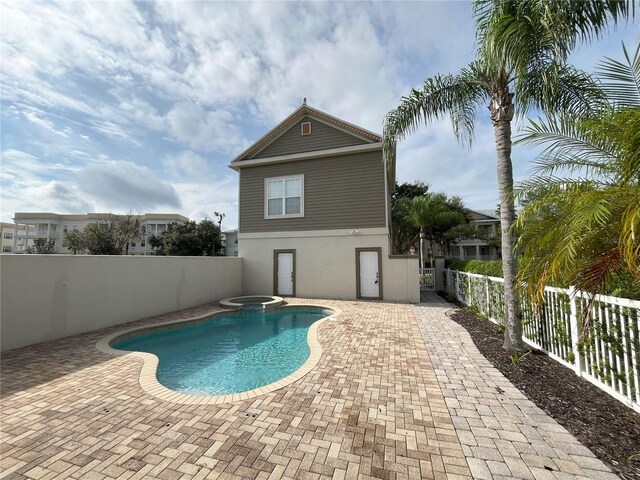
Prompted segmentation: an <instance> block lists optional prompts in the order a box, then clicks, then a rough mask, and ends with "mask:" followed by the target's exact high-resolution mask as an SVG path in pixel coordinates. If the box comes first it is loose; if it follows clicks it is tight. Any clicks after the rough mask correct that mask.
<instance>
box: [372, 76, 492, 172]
mask: <svg viewBox="0 0 640 480" xmlns="http://www.w3.org/2000/svg"><path fill="white" fill-rule="evenodd" d="M480 72H481V71H480V69H479V68H478V67H477V66H476V65H470V66H469V67H468V68H466V69H463V70H462V71H461V72H460V73H459V74H458V75H444V76H443V75H436V76H435V77H432V78H428V79H427V80H425V82H424V85H423V87H422V89H420V90H416V89H413V90H411V93H410V94H409V95H408V96H406V97H402V100H401V102H400V105H399V106H398V107H397V108H396V109H394V110H392V111H390V112H389V113H388V114H387V115H386V117H385V122H384V127H383V148H384V152H385V159H386V160H387V162H389V161H390V160H391V156H392V154H393V152H394V151H395V146H396V144H397V142H398V141H400V140H402V139H404V138H405V137H406V136H407V135H409V134H411V133H413V132H415V131H416V130H417V129H418V127H419V126H420V125H426V124H429V123H431V122H433V121H437V120H440V119H441V118H444V117H445V116H446V115H449V116H450V118H451V122H452V124H453V130H454V132H455V134H456V137H457V138H458V139H459V141H460V142H461V143H466V144H470V143H471V142H472V140H473V132H474V126H475V121H476V118H477V115H478V111H479V110H478V109H479V106H480V101H481V100H482V99H484V98H486V97H487V91H486V86H485V85H484V84H483V81H482V78H481V77H480Z"/></svg>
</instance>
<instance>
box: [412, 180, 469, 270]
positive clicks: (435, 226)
mask: <svg viewBox="0 0 640 480" xmlns="http://www.w3.org/2000/svg"><path fill="white" fill-rule="evenodd" d="M409 218H410V220H411V222H412V223H413V224H414V225H415V226H416V227H419V228H420V265H421V266H423V265H424V263H425V262H424V240H425V239H428V240H429V245H430V247H431V251H433V242H434V240H435V239H436V238H437V237H438V235H439V234H440V233H441V232H444V231H446V230H449V229H451V228H453V227H454V226H456V225H459V224H461V223H464V222H465V217H464V215H463V214H462V213H461V212H459V211H457V210H455V209H454V208H452V207H451V206H450V205H449V204H447V201H446V195H444V194H434V193H431V194H427V195H424V196H421V197H414V198H413V199H411V200H410V205H409Z"/></svg>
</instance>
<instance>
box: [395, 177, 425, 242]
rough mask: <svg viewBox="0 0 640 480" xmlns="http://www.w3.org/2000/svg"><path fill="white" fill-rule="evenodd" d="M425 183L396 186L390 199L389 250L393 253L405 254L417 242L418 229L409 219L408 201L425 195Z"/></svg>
mask: <svg viewBox="0 0 640 480" xmlns="http://www.w3.org/2000/svg"><path fill="white" fill-rule="evenodd" d="M428 190H429V185H428V184H427V183H424V182H421V181H416V182H414V183H409V182H405V183H402V184H399V185H398V184H396V188H395V191H394V193H393V195H392V197H391V248H392V251H393V253H407V252H408V251H409V249H410V248H411V245H414V244H415V243H416V241H417V240H419V235H420V228H419V227H416V226H415V225H414V224H413V222H411V219H410V218H409V206H410V203H409V200H411V199H412V198H415V197H421V196H424V195H426V193H427V191H428Z"/></svg>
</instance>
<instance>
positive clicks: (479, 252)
mask: <svg viewBox="0 0 640 480" xmlns="http://www.w3.org/2000/svg"><path fill="white" fill-rule="evenodd" d="M469 212H470V215H471V222H472V223H473V224H474V225H476V227H477V228H478V232H479V233H480V234H481V238H468V239H464V240H460V241H459V242H458V243H456V244H455V245H452V246H451V252H450V256H451V258H459V259H461V260H498V259H499V258H500V256H499V251H497V250H496V249H495V248H493V247H491V246H490V245H489V242H488V239H490V238H492V237H494V236H495V235H496V234H497V233H498V232H500V217H498V215H497V214H496V212H495V211H493V210H470V211H469Z"/></svg>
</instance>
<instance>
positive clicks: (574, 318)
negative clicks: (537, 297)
mask: <svg viewBox="0 0 640 480" xmlns="http://www.w3.org/2000/svg"><path fill="white" fill-rule="evenodd" d="M577 293H578V291H577V290H576V287H575V286H573V285H571V286H570V287H569V305H570V315H569V324H570V326H571V348H572V349H573V361H574V370H575V372H576V375H578V376H579V377H581V376H582V370H583V365H584V359H583V358H582V355H581V354H580V349H579V348H578V343H579V342H580V333H581V332H580V330H581V328H580V322H579V321H578V304H577V300H578V296H577Z"/></svg>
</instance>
